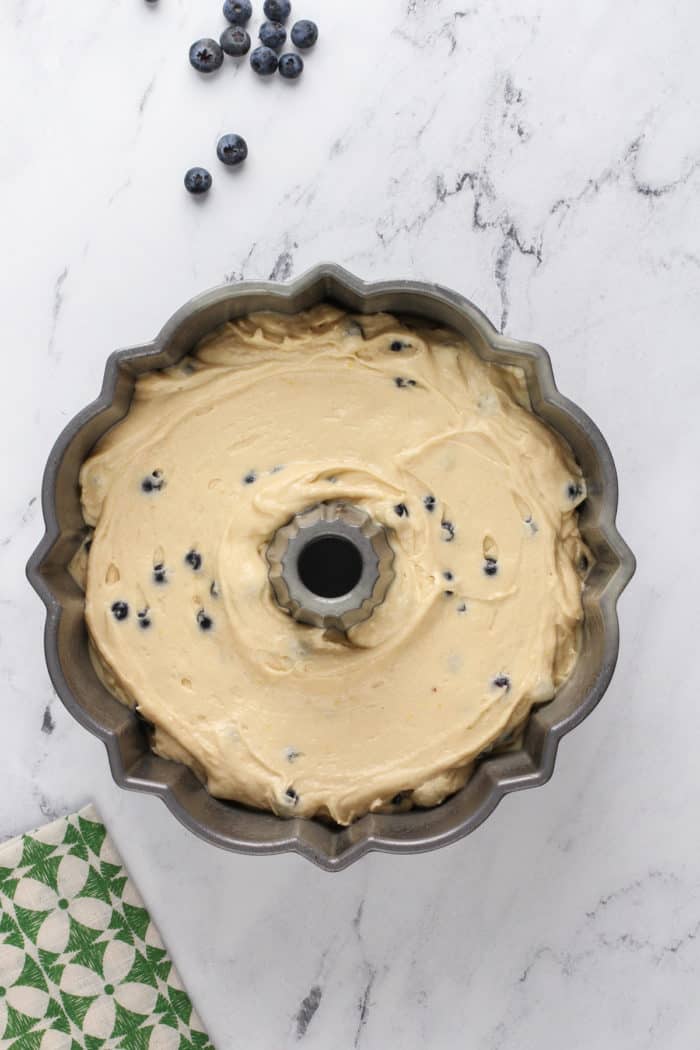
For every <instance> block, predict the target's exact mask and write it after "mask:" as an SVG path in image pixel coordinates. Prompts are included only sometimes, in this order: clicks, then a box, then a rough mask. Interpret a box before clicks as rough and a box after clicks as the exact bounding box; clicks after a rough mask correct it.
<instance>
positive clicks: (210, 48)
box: [190, 37, 224, 73]
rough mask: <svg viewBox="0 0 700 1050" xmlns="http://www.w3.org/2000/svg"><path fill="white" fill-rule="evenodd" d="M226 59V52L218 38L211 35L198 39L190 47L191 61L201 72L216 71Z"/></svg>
mask: <svg viewBox="0 0 700 1050" xmlns="http://www.w3.org/2000/svg"><path fill="white" fill-rule="evenodd" d="M223 61H224V53H223V51H222V50H221V47H220V46H219V45H218V44H217V42H216V40H211V39H210V38H209V37H207V38H205V39H204V40H196V41H195V43H194V44H193V45H192V47H191V48H190V62H191V64H192V65H193V66H194V68H195V69H197V70H198V71H199V72H200V73H214V72H215V71H216V70H217V69H219V68H220V66H221V64H222V62H223Z"/></svg>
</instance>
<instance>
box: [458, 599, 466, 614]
mask: <svg viewBox="0 0 700 1050" xmlns="http://www.w3.org/2000/svg"><path fill="white" fill-rule="evenodd" d="M466 611H467V603H466V602H460V603H459V605H458V606H457V612H458V613H465V612H466Z"/></svg>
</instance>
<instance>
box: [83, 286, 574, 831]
mask: <svg viewBox="0 0 700 1050" xmlns="http://www.w3.org/2000/svg"><path fill="white" fill-rule="evenodd" d="M81 481H82V496H83V507H84V515H85V520H86V521H87V523H88V524H89V525H91V526H94V530H95V531H94V536H93V542H92V545H91V548H90V553H89V558H88V562H87V580H86V617H87V623H88V627H89V631H90V635H91V638H92V642H93V645H94V648H95V651H96V654H97V658H98V661H99V664H100V667H101V668H102V671H103V674H104V676H105V680H106V681H108V682H109V684H110V686H111V688H112V689H113V690H114V691H115V692H116V694H117V695H118V696H120V697H121V698H122V699H123V700H125V701H126V702H128V703H130V704H133V705H135V706H137V707H138V709H139V711H140V712H141V713H142V714H143V715H144V717H145V718H146V719H148V720H149V721H150V722H152V723H153V724H154V726H155V738H154V746H155V748H156V750H157V751H159V753H161V754H163V755H165V756H167V757H171V758H175V759H178V760H182V761H185V762H187V763H188V764H190V765H191V766H192V767H193V768H194V769H195V771H196V772H197V774H198V775H199V776H200V777H201V778H202V779H203V780H204V781H205V782H206V784H207V787H208V789H209V791H210V792H211V793H212V794H213V795H216V796H219V797H222V798H229V799H238V800H240V801H242V802H245V803H248V804H250V805H252V806H258V807H264V808H269V809H271V810H273V811H274V812H275V813H278V814H281V815H285V816H292V815H297V814H302V815H305V816H311V815H314V814H318V815H321V814H323V815H328V816H330V817H332V818H333V819H335V820H336V821H338V822H339V823H341V824H347V823H350V822H351V821H353V820H354V819H356V818H357V817H358V816H360V815H362V814H364V813H366V812H367V811H368V810H385V809H387V808H389V809H405V808H409V807H410V806H411V805H413V804H418V805H432V804H435V803H437V802H439V801H440V800H441V799H443V798H444V797H445V796H446V795H448V794H449V793H450V792H452V791H454V790H456V789H457V788H458V787H459V786H461V785H462V784H463V783H464V782H465V781H466V779H467V777H468V775H469V771H470V768H471V765H472V763H473V760H474V758H475V757H476V756H477V755H478V754H479V753H480V752H482V751H484V749H486V748H488V747H489V746H490V745H492V744H493V743H494V742H496V741H499V740H500V739H501V738H503V736H504V734H507V733H508V732H509V731H510V730H512V729H513V728H515V727H517V726H518V725H520V724H521V723H522V721H523V719H524V718H525V717H526V715H527V714H528V712H529V710H530V708H531V707H532V705H533V704H534V703H538V702H541V701H544V700H547V699H549V698H551V697H552V696H553V695H554V693H555V691H556V689H557V687H558V686H559V685H560V684H561V682H562V681H563V680H564V679H565V678H566V676H567V675H568V674H569V673H570V671H571V668H572V666H573V664H574V662H575V660H576V655H577V645H578V633H579V632H578V628H579V624H580V621H581V618H582V606H581V590H582V580H581V577H580V575H579V573H578V571H577V565H578V564H579V562H580V560H581V556H582V554H583V553H584V547H583V545H582V542H581V539H580V536H579V532H578V525H577V515H576V506H577V504H578V503H579V502H580V501H581V500H582V499H583V498H584V496H585V484H584V481H583V479H582V477H581V473H580V470H579V468H578V467H577V465H576V464H575V462H574V460H573V458H572V456H571V454H570V452H569V451H568V450H567V449H566V447H565V446H564V445H563V443H562V442H561V440H560V439H559V438H558V437H557V436H556V435H555V434H554V433H553V432H552V431H550V430H549V429H548V428H547V427H546V426H545V425H543V424H542V423H541V422H540V421H539V420H538V419H536V418H535V417H534V416H533V415H532V413H531V412H530V411H529V407H528V400H527V392H526V388H525V385H524V382H523V379H522V376H521V375H520V374H519V373H518V372H517V370H515V369H506V368H502V367H496V366H493V365H489V364H485V363H484V362H482V361H481V360H480V359H479V358H478V357H477V356H476V354H475V353H474V352H473V351H472V350H471V349H470V348H469V346H468V345H467V344H466V343H465V342H464V340H463V339H462V338H461V337H460V336H458V335H457V334H456V333H454V332H451V331H449V330H445V329H438V328H432V327H430V326H428V325H425V326H423V325H421V324H420V323H418V324H413V323H411V324H410V325H407V324H404V323H402V321H401V320H399V319H396V318H394V317H390V316H388V315H386V314H380V315H374V316H371V317H359V316H358V317H355V316H350V315H348V314H345V313H343V312H341V311H340V310H337V309H335V308H334V307H331V306H319V307H316V308H314V309H313V310H311V311H309V312H308V313H305V314H300V315H295V316H293V317H284V316H282V315H276V314H259V315H251V316H249V317H247V318H244V319H242V320H239V321H237V322H236V323H233V324H229V325H227V326H226V327H225V328H223V329H221V330H219V331H217V332H216V333H214V334H213V335H212V336H210V337H209V338H207V339H206V340H204V342H202V343H201V344H200V346H199V347H198V348H197V351H196V353H195V354H194V355H193V356H192V357H191V358H187V359H186V360H185V362H183V363H182V364H181V365H178V366H177V367H175V368H172V369H170V370H168V371H165V372H158V373H151V374H149V375H146V376H144V377H142V378H141V379H140V380H139V381H138V383H137V387H136V393H135V397H134V401H133V404H132V407H131V409H130V411H129V414H128V415H127V417H126V418H125V419H124V421H123V422H121V423H120V424H119V425H118V426H116V427H114V428H113V429H112V430H111V431H110V432H109V434H108V435H107V436H106V437H105V438H104V439H103V441H102V442H101V443H100V445H99V446H98V449H97V450H96V452H95V454H94V455H92V456H91V458H90V459H89V460H88V461H87V462H86V463H85V464H84V466H83V470H82V477H81ZM336 499H341V500H347V501H348V502H350V503H353V504H356V505H358V506H360V507H363V508H364V509H366V510H367V511H368V512H369V513H370V514H371V515H372V516H373V517H374V518H375V519H376V520H377V521H379V522H381V523H382V524H383V525H384V526H385V527H386V530H387V535H388V538H389V541H390V543H391V545H392V547H393V549H394V553H395V559H394V570H395V578H394V580H393V582H392V584H391V586H390V588H389V592H388V595H387V597H386V600H385V602H384V603H383V604H382V605H381V606H380V607H379V608H378V609H376V610H375V612H374V613H373V615H372V617H371V618H370V619H369V620H367V621H365V622H364V623H361V624H359V625H357V626H356V627H354V628H353V629H352V630H351V631H350V632H349V635H348V636H347V637H342V636H338V635H337V634H333V633H331V632H328V633H326V632H323V631H322V630H320V629H318V628H314V627H307V626H303V625H300V624H297V623H295V622H294V621H293V620H292V619H291V618H290V617H289V616H288V615H287V614H286V613H285V612H283V611H282V610H281V609H280V608H279V607H278V606H277V605H276V604H275V600H274V597H273V595H272V591H271V588H270V585H269V582H268V578H267V563H266V558H265V551H266V546H267V543H268V541H269V540H270V538H271V537H272V535H273V534H274V532H275V531H276V529H278V528H279V527H280V526H281V525H283V524H285V523H286V522H287V521H288V520H289V519H290V517H291V516H292V515H293V514H295V513H296V512H298V511H301V510H303V509H305V508H307V507H310V506H313V505H314V504H317V503H318V502H319V501H321V500H336Z"/></svg>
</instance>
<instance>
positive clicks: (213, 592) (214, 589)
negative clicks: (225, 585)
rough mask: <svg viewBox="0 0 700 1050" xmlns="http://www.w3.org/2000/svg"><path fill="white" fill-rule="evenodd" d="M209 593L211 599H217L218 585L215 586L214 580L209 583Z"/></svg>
mask: <svg viewBox="0 0 700 1050" xmlns="http://www.w3.org/2000/svg"><path fill="white" fill-rule="evenodd" d="M209 593H210V594H211V596H212V598H218V597H219V587H218V584H217V582H216V580H212V581H211V587H210V588H209Z"/></svg>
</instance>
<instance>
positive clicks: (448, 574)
mask: <svg viewBox="0 0 700 1050" xmlns="http://www.w3.org/2000/svg"><path fill="white" fill-rule="evenodd" d="M442 575H443V576H444V578H445V579H446V580H454V578H455V574H454V573H453V572H450V570H449V569H445V571H444V572H443V574H442Z"/></svg>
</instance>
